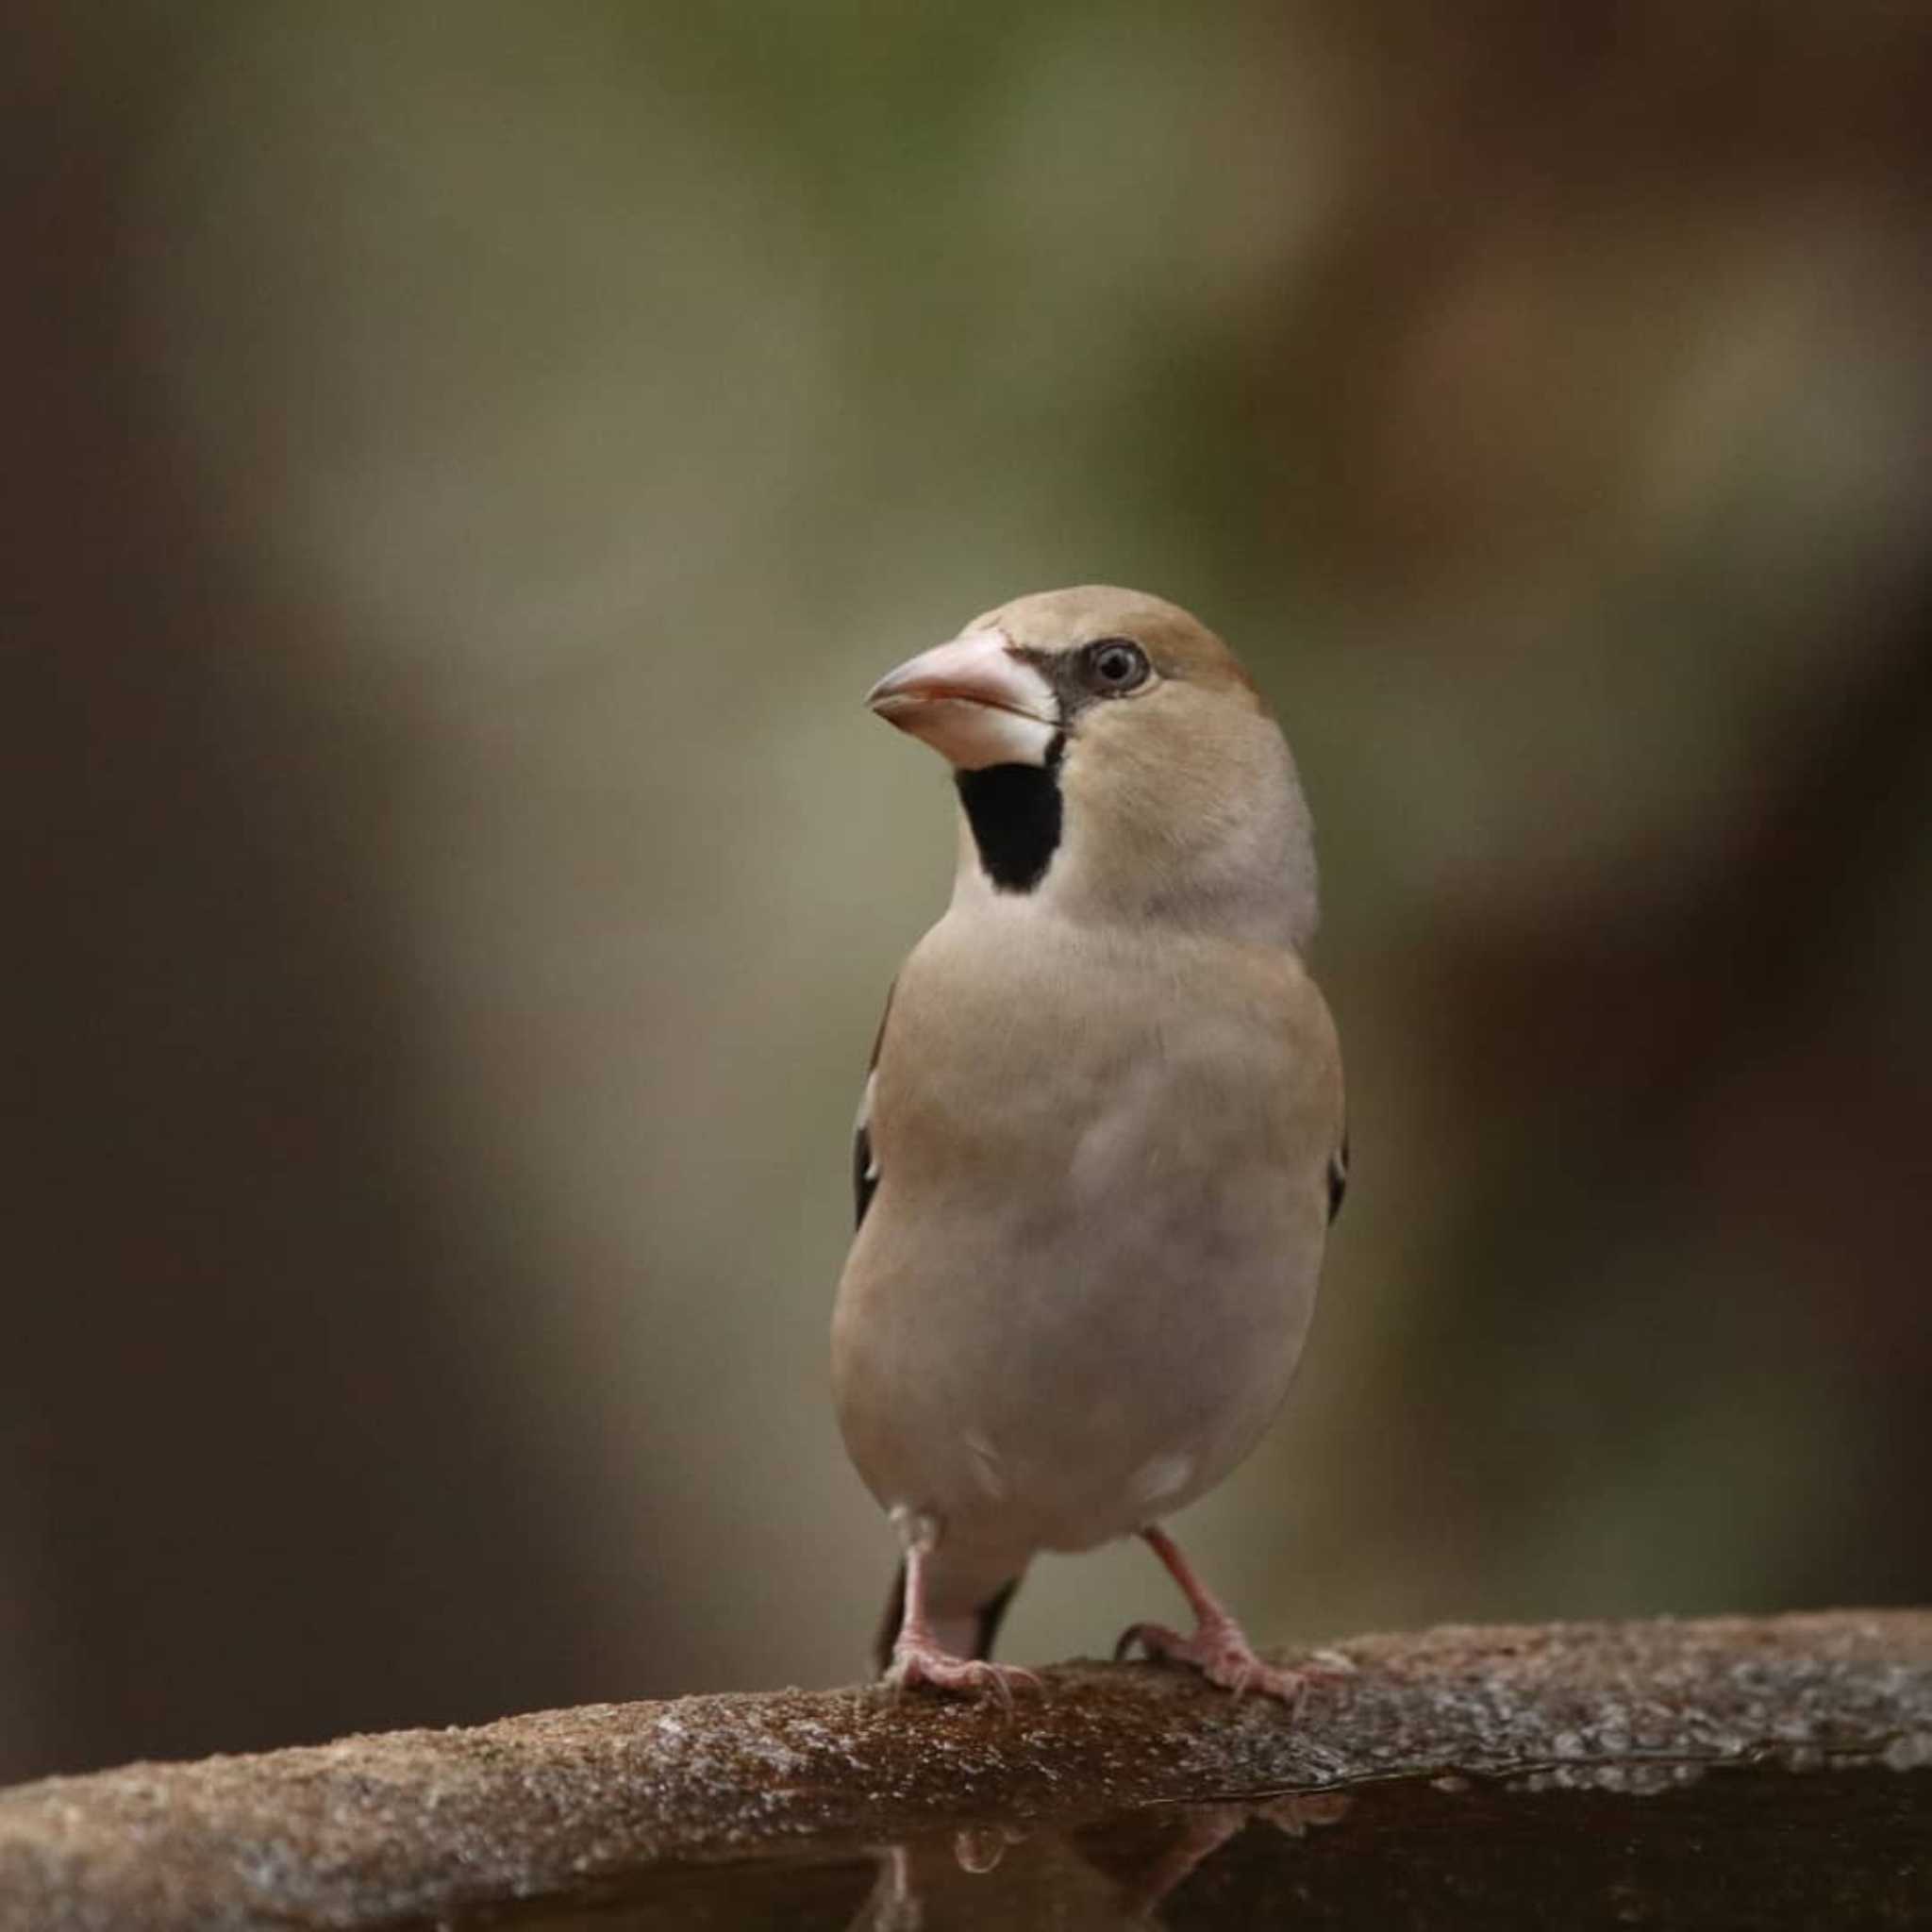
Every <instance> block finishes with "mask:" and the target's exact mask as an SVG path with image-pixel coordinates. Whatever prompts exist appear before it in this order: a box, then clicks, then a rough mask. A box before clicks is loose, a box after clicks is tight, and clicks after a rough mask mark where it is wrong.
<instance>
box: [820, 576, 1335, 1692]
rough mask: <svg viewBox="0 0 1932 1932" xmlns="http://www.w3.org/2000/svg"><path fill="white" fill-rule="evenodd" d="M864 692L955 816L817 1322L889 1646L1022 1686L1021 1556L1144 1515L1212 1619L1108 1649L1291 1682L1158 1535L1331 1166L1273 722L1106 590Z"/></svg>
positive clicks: (1293, 1307) (1069, 598) (1246, 1447)
mask: <svg viewBox="0 0 1932 1932" xmlns="http://www.w3.org/2000/svg"><path fill="white" fill-rule="evenodd" d="M866 702H867V703H868V704H869V705H870V706H871V708H873V709H874V711H875V712H877V713H878V715H879V716H880V717H882V718H884V719H885V720H886V721H887V722H888V723H889V724H896V725H897V726H898V727H899V728H900V729H901V730H902V731H906V732H908V733H910V734H911V735H912V736H913V737H915V738H920V739H924V741H925V742H926V743H927V744H929V745H931V746H932V747H933V748H934V749H935V750H936V751H938V752H939V753H940V754H941V756H942V757H943V758H945V759H946V760H947V761H948V762H949V763H950V764H951V765H952V767H953V770H954V776H955V782H956V784H957V786H958V794H959V806H960V813H959V857H958V875H957V877H956V879H955V882H954V886H953V897H952V903H951V905H950V906H949V907H948V908H947V910H946V913H945V916H944V917H943V918H941V921H940V922H939V924H937V925H935V926H934V927H933V928H932V930H931V931H930V932H928V933H927V934H926V935H925V937H924V939H923V940H921V941H920V942H919V944H918V945H917V946H916V947H914V949H913V951H912V954H911V957H910V958H908V960H907V961H906V964H905V966H904V967H903V968H902V969H901V971H900V974H899V976H898V979H897V981H896V983H895V984H894V986H893V988H892V991H891V994H890V996H889V997H888V1000H887V1004H886V1012H885V1017H884V1019H883V1020H882V1021H881V1023H880V1025H879V1033H878V1039H877V1041H876V1043H875V1044H874V1049H873V1063H872V1070H871V1073H870V1074H869V1075H868V1077H867V1080H866V1083H865V1097H864V1101H863V1104H862V1105H861V1107H860V1108H859V1114H858V1143H857V1147H856V1150H855V1154H854V1159H853V1178H854V1182H855V1186H856V1191H857V1194H858V1235H857V1238H856V1239H855V1241H854V1242H853V1245H852V1252H851V1256H850V1258H849V1259H848V1260H847V1262H846V1264H845V1272H844V1275H843V1278H842V1279H841V1282H840V1285H839V1297H838V1306H837V1311H836V1313H835V1315H834V1318H833V1329H832V1363H833V1384H834V1390H835V1394H836V1398H837V1403H838V1411H839V1422H840V1426H841V1430H842V1432H843V1434H844V1439H845V1444H846V1448H847V1451H848V1452H849V1454H850V1455H851V1457H852V1460H853V1462H854V1464H855V1465H856V1466H857V1467H858V1473H859V1474H860V1475H861V1476H862V1477H863V1478H864V1479H865V1482H866V1485H867V1487H868V1488H869V1489H870V1490H871V1491H872V1492H873V1494H874V1496H875V1497H876V1498H877V1499H878V1501H879V1503H880V1505H881V1506H882V1507H884V1508H885V1509H886V1510H887V1511H888V1512H889V1513H890V1516H891V1522H892V1524H893V1526H894V1527H895V1529H896V1530H897V1533H898V1536H899V1539H900V1541H901V1544H902V1546H903V1549H904V1552H905V1560H904V1563H903V1565H902V1567H901V1571H900V1575H899V1580H898V1584H897V1586H896V1588H895V1590H894V1591H893V1594H892V1599H891V1605H890V1606H889V1608H888V1610H887V1615H886V1623H885V1627H884V1629H883V1630H882V1632H881V1634H880V1642H879V1663H880V1666H881V1669H882V1670H883V1672H884V1674H885V1677H886V1679H887V1681H888V1682H889V1683H891V1684H892V1685H894V1686H897V1687H904V1686H911V1685H916V1684H929V1685H932V1686H935V1687H937V1688H939V1689H941V1690H947V1691H955V1690H958V1691H976V1690H987V1691H991V1692H993V1693H994V1694H996V1695H998V1696H1000V1697H1002V1698H1007V1697H1010V1695H1011V1691H1012V1689H1013V1687H1014V1686H1015V1685H1016V1684H1032V1683H1035V1682H1037V1680H1036V1679H1034V1678H1032V1677H1031V1675H1030V1674H1029V1673H1027V1672H1024V1671H1021V1670H1017V1669H1016V1668H1014V1667H1013V1666H1011V1665H1008V1664H996V1663H992V1662H990V1661H988V1657H989V1653H990V1652H991V1647H992V1641H993V1637H994V1634H995V1632H996V1630H997V1627H998V1624H999V1621H1000V1617H1001V1614H1002V1612H1003V1611H1004V1610H1005V1608H1006V1607H1007V1603H1008V1599H1009V1598H1010V1597H1011V1596H1012V1593H1013V1591H1014V1589H1015V1587H1016V1586H1017V1585H1018V1583H1019V1581H1020V1578H1021V1576H1022V1575H1023V1574H1024V1572H1025V1569H1026V1565H1027V1563H1028V1562H1029V1561H1030V1560H1031V1559H1032V1557H1033V1556H1034V1555H1035V1553H1036V1552H1038V1551H1041V1550H1065V1551H1072V1550H1090V1549H1092V1548H1094V1547H1095V1546H1096V1545H1097V1544H1100V1543H1104V1542H1107V1541H1110V1540H1111V1539H1113V1538H1116V1537H1124V1536H1132V1535H1139V1536H1141V1537H1144V1538H1145V1539H1146V1541H1147V1542H1148V1543H1149V1544H1150V1545H1151V1546H1152V1547H1153V1549H1154V1552H1155V1554H1156V1555H1157V1556H1158V1557H1159V1558H1160V1560H1161V1561H1162V1562H1163V1563H1164V1564H1165V1565H1166V1566H1167V1569H1168V1571H1169V1572H1170V1573H1171V1574H1172V1575H1173V1577H1174V1581H1175V1583H1177V1584H1178V1585H1179V1586H1180V1589H1181V1591H1182V1592H1183V1593H1184V1594H1185V1595H1186V1597H1187V1599H1188V1603H1189V1605H1190V1607H1191V1609H1192V1611H1193V1614H1194V1620H1195V1623H1194V1628H1193V1630H1192V1631H1191V1633H1190V1634H1187V1635H1185V1636H1184V1635H1182V1634H1180V1633H1179V1632H1177V1631H1174V1630H1171V1629H1168V1628H1165V1627H1164V1626H1161V1625H1158V1624H1137V1625H1136V1626H1134V1627H1133V1628H1132V1629H1130V1630H1129V1631H1128V1632H1127V1633H1126V1634H1125V1636H1124V1637H1123V1638H1122V1640H1121V1645H1120V1651H1121V1654H1124V1653H1125V1652H1126V1651H1127V1650H1128V1649H1130V1648H1131V1647H1132V1646H1133V1645H1134V1644H1135V1643H1137V1642H1138V1643H1139V1644H1140V1645H1141V1646H1142V1647H1143V1648H1144V1649H1145V1650H1146V1652H1147V1653H1148V1655H1150V1656H1152V1657H1166V1658H1173V1659H1175V1660H1177V1661H1180V1662H1185V1663H1189V1664H1191V1665H1193V1666H1195V1667H1196V1668H1197V1669H1199V1670H1200V1671H1202V1672H1203V1673H1204V1674H1206V1675H1207V1676H1208V1678H1209V1679H1210V1680H1211V1681H1212V1682H1214V1683H1216V1684H1220V1685H1224V1686H1226V1687H1227V1688H1229V1689H1231V1690H1234V1691H1241V1690H1242V1689H1244V1688H1249V1687H1252V1688H1254V1689H1257V1690H1261V1691H1269V1692H1272V1693H1274V1694H1275V1695H1277V1696H1282V1697H1286V1698H1290V1699H1292V1698H1294V1697H1295V1696H1296V1695H1297V1694H1298V1693H1299V1691H1300V1690H1301V1688H1302V1685H1303V1682H1304V1678H1303V1677H1302V1676H1301V1675H1300V1674H1295V1673H1291V1672H1288V1671H1282V1670H1277V1669H1274V1668H1272V1667H1271V1666H1269V1665H1267V1664H1265V1663H1263V1662H1262V1661H1261V1660H1260V1658H1259V1657H1257V1656H1256V1654H1255V1651H1254V1649H1253V1647H1252V1646H1251V1645H1250V1644H1249V1642H1248V1640H1247V1638H1246V1637H1245V1636H1244V1635H1243V1634H1242V1632H1241V1626H1240V1625H1239V1624H1237V1623H1236V1622H1235V1620H1234V1619H1233V1617H1232V1616H1230V1615H1229V1614H1228V1612H1227V1611H1226V1610H1225V1609H1224V1608H1223V1607H1222V1606H1221V1605H1220V1603H1219V1602H1218V1601H1217V1600H1216V1599H1215V1598H1214V1597H1213V1596H1212V1595H1211V1594H1210V1593H1209V1591H1208V1589H1207V1587H1206V1585H1204V1584H1203V1583H1202V1582H1201V1580H1200V1579H1199V1578H1198V1577H1197V1576H1196V1575H1195V1574H1194V1573H1193V1571H1192V1569H1191V1567H1190V1566H1189V1564H1188V1561H1187V1559H1186V1558H1185V1557H1183V1556H1182V1554H1181V1552H1180V1550H1179V1549H1178V1548H1177V1547H1176V1546H1175V1544H1174V1541H1173V1540H1172V1539H1171V1538H1170V1537H1169V1536H1168V1534H1167V1532H1166V1531H1165V1530H1163V1529H1162V1528H1161V1527H1160V1526H1159V1524H1160V1522H1161V1519H1162V1518H1164V1517H1167V1516H1170V1515H1172V1514H1173V1513H1174V1511H1176V1510H1178V1509H1182V1508H1184V1507H1186V1506H1187V1505H1188V1504H1190V1503H1191V1502H1192V1501H1193V1500H1194V1499H1195V1498H1196V1497H1197V1496H1200V1495H1203V1494H1205V1493H1206V1492H1207V1491H1208V1490H1211V1489H1212V1488H1213V1487H1214V1486H1215V1484H1217V1483H1218V1482H1220V1481H1221V1480H1222V1478H1223V1477H1224V1476H1225V1475H1226V1474H1228V1473H1229V1472H1230V1471H1231V1470H1232V1469H1233V1468H1234V1467H1235V1465H1236V1464H1237V1463H1239V1462H1240V1461H1241V1459H1242V1457H1245V1456H1246V1455H1247V1454H1248V1452H1249V1451H1250V1450H1251V1449H1253V1448H1254V1446H1255V1444H1256V1442H1257V1440H1258V1439H1259V1437H1260V1435H1261V1433H1262V1431H1263V1430H1264V1429H1266V1428H1267V1426H1268V1424H1269V1421H1270V1419H1271V1418H1272V1417H1273V1416H1274V1412H1275V1410H1276V1409H1277V1408H1278V1407H1280V1405H1281V1401H1282V1397H1283V1395H1284V1394H1285V1393H1286V1391H1287V1389H1288V1383H1289V1377H1290V1375H1291V1373H1292V1372H1293V1369H1294V1365H1295V1358H1296V1357H1297V1356H1299V1355H1300V1353H1301V1349H1302V1342H1303V1339H1304V1338H1305V1336H1306V1335H1307V1328H1308V1321H1309V1316H1310V1314H1311V1313H1312V1311H1313V1308H1314V1302H1315V1282H1316V1277H1317V1275H1318V1274H1319V1273H1320V1271H1321V1265H1322V1250H1323V1245H1324V1241H1325V1239H1326V1235H1327V1230H1328V1224H1329V1222H1330V1220H1331V1219H1332V1218H1333V1216H1334V1213H1335V1210H1336V1208H1337V1207H1338V1206H1339V1205H1340V1203H1341V1191H1342V1187H1343V1184H1344V1181H1345V1178H1346V1173H1347V1168H1346V1161H1347V1156H1346V1152H1345V1147H1346V1142H1345V1138H1344V1130H1343V1123H1342V1097H1341V1058H1340V1054H1339V1050H1338V1047H1337V1043H1336V1036H1335V1027H1334V1024H1333V1022H1332V1021H1331V1020H1330V1019H1329V1017H1328V1009H1327V1008H1326V1007H1325V1006H1324V1004H1323V1000H1322V995H1321V994H1320V992H1318V991H1316V989H1315V983H1314V981H1313V980H1312V979H1311V978H1310V977H1309V976H1308V970H1307V964H1306V963H1305V961H1304V958H1303V955H1304V952H1305V951H1306V949H1307V944H1308V941H1309V938H1310V936H1311V935H1312V934H1313V932H1314V929H1315V858H1314V848H1313V843H1312V839H1311V833H1310V826H1309V820H1308V810H1307V805H1306V804H1305V803H1304V802H1303V799H1302V792H1301V786H1300V784H1299V782H1298V781H1297V779H1296V776H1295V768H1294V763H1293V760H1292V759H1291V758H1290V756H1289V750H1288V746H1287V744H1286V743H1285V742H1284V741H1283V739H1282V736H1281V732H1280V730H1279V728H1278V727H1277V726H1276V724H1275V723H1274V719H1273V717H1271V716H1270V714H1269V711H1268V708H1267V706H1266V705H1265V704H1264V703H1263V701H1262V699H1261V696H1260V694H1259V692H1258V691H1257V690H1256V688H1255V685H1254V683H1253V681H1252V680H1251V679H1250V678H1249V676H1248V675H1247V674H1246V673H1245V672H1244V671H1243V670H1242V669H1241V665H1240V664H1238V663H1237V662H1236V661H1235V658H1234V657H1233V655H1232V654H1231V653H1230V652H1229V651H1228V649H1227V647H1226V646H1225V645H1224V644H1223V643H1222V641H1220V639H1219V638H1217V637H1215V636H1214V635H1213V633H1212V632H1210V631H1208V630H1207V629H1205V628H1204V627H1203V626H1202V625H1200V624H1198V623H1196V622H1195V620H1194V619H1193V618H1191V617H1190V616H1189V615H1188V613H1187V612H1186V611H1184V610H1181V609H1178V608H1175V607H1174V605H1172V604H1168V603H1164V602H1163V601H1162V600H1161V599H1160V598H1158V597H1150V596H1143V595H1141V593H1140V592H1138V591H1122V590H1114V589H1110V588H1107V587H1104V586H1088V587H1085V588H1082V589H1078V590H1070V591H1047V592H1044V593H1043V594H1041V595H1038V596H1031V597H1022V598H1020V599H1018V600H1017V601H1016V602H1014V603H1011V604H1007V605H1004V606H1002V607H1001V608H999V609H997V610H992V611H989V612H988V613H987V615H986V616H984V617H980V618H977V619H975V620H974V622H973V623H972V624H970V625H967V627H966V628H965V630H964V631H962V632H961V633H960V635H959V636H958V637H957V638H955V639H954V640H953V641H951V642H950V643H944V644H941V645H939V646H938V647H937V648H936V649H934V650H930V651H927V652H925V653H924V655H923V656H921V657H917V658H912V659H911V661H910V662H909V663H906V664H902V665H901V666H900V667H899V669H898V670H896V671H894V672H892V673H891V675H888V676H886V677H884V678H882V679H881V680H880V681H879V682H878V683H877V684H876V685H874V687H873V690H872V691H871V693H870V695H869V696H868V698H867V700H866Z"/></svg>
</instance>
